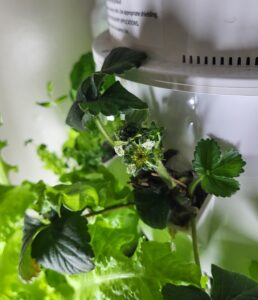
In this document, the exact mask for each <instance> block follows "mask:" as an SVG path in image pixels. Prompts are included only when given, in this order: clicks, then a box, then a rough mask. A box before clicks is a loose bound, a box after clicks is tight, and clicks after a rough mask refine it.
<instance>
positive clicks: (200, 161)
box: [193, 139, 246, 197]
mask: <svg viewBox="0 0 258 300" xmlns="http://www.w3.org/2000/svg"><path fill="white" fill-rule="evenodd" d="M245 164H246V163H245V161H244V160H243V159H242V156H241V155H240V154H239V153H238V152H237V151H236V150H234V149H231V150H229V151H226V152H225V153H223V154H222V153H221V150H220V147H219V145H218V144H217V143H216V141H214V140H212V139H206V140H201V141H200V142H199V143H198V144H197V146H196V149H195V153H194V160H193V170H194V171H195V172H196V173H197V174H198V176H199V178H200V182H201V186H202V188H203V189H204V190H205V191H206V192H207V193H209V194H213V195H215V196H221V197H228V196H231V195H232V194H234V193H235V192H236V191H238V190H239V183H238V182H237V180H235V179H233V178H234V177H238V176H239V175H240V174H241V173H242V172H244V169H243V167H244V166H245Z"/></svg>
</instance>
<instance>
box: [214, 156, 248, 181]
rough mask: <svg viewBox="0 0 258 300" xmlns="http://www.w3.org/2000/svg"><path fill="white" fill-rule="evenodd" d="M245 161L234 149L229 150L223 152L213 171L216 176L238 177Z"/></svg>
mask: <svg viewBox="0 0 258 300" xmlns="http://www.w3.org/2000/svg"><path fill="white" fill-rule="evenodd" d="M244 166H245V162H244V161H243V160H242V156H241V155H240V154H239V153H238V152H237V151H236V150H229V151H227V152H225V153H224V154H223V156H222V157H221V159H220V161H219V163H218V165H217V166H215V167H214V170H213V173H214V174H215V175H217V176H227V177H238V176H239V175H240V174H241V173H243V172H244V169H243V167H244Z"/></svg>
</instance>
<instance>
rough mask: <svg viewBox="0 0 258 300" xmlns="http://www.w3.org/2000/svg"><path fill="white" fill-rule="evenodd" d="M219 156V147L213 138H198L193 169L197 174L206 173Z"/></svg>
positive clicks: (217, 160) (211, 168)
mask: <svg viewBox="0 0 258 300" xmlns="http://www.w3.org/2000/svg"><path fill="white" fill-rule="evenodd" d="M220 157H221V151H220V147H219V145H218V144H217V143H216V142H215V141H214V140H211V139H206V140H200V141H199V143H198V144H197V146H196V148H195V154H194V161H193V168H194V171H195V172H197V173H198V174H201V175H206V174H207V173H208V172H211V171H212V170H213V168H214V167H215V166H216V165H217V164H218V162H219V160H220Z"/></svg>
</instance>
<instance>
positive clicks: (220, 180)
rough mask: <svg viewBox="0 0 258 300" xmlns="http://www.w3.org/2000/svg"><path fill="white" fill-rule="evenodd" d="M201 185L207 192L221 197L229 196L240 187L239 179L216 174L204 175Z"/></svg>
mask: <svg viewBox="0 0 258 300" xmlns="http://www.w3.org/2000/svg"><path fill="white" fill-rule="evenodd" d="M201 185H202V188H203V189H204V190H205V191H206V192H207V193H209V194H213V195H215V196H220V197H229V196H231V195H232V194H233V193H235V192H236V191H238V190H239V188H240V185H239V183H238V181H237V180H235V179H233V178H228V177H222V176H216V175H207V176H204V177H203V179H202V183H201Z"/></svg>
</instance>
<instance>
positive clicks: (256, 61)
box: [182, 55, 258, 67]
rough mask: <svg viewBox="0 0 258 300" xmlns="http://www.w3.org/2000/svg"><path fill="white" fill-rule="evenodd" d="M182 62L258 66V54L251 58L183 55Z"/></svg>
mask: <svg viewBox="0 0 258 300" xmlns="http://www.w3.org/2000/svg"><path fill="white" fill-rule="evenodd" d="M182 62H183V64H190V65H192V64H197V65H211V66H244V67H245V66H258V56H257V57H255V58H253V59H251V57H240V56H239V57H236V58H233V57H232V56H230V57H224V56H220V57H216V56H213V57H208V56H203V57H201V56H199V55H198V56H193V55H189V56H187V55H183V56H182Z"/></svg>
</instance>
